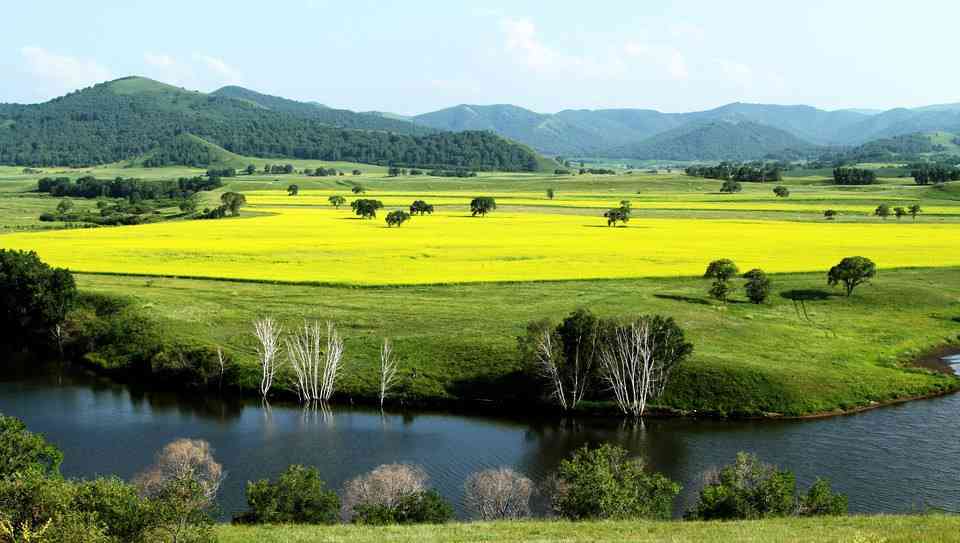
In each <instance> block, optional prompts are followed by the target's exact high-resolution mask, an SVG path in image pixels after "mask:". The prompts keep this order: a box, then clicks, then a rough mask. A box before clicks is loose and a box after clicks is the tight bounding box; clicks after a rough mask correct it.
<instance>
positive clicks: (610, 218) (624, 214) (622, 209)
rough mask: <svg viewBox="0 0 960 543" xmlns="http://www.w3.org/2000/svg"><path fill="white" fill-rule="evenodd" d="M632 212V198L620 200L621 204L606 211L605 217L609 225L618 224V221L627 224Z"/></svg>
mask: <svg viewBox="0 0 960 543" xmlns="http://www.w3.org/2000/svg"><path fill="white" fill-rule="evenodd" d="M632 214H633V208H631V207H630V200H620V206H619V207H614V208H610V209H608V210H607V211H604V213H603V217H604V218H605V219H607V226H616V225H617V223H618V222H619V223H621V224H623V225H626V224H627V223H628V222H630V216H631V215H632Z"/></svg>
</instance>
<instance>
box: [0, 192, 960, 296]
mask: <svg viewBox="0 0 960 543" xmlns="http://www.w3.org/2000/svg"><path fill="white" fill-rule="evenodd" d="M251 200H253V198H251ZM256 210H257V211H261V212H267V213H268V214H263V215H257V216H251V215H249V213H248V212H247V211H244V213H247V214H248V216H246V217H241V218H237V219H224V220H212V221H175V222H165V223H157V224H149V225H141V226H128V227H115V228H95V229H78V230H59V231H49V232H34V233H21V234H9V235H2V236H0V247H3V248H12V249H27V250H36V251H37V252H38V253H39V254H40V256H41V257H42V258H43V259H44V260H46V261H48V262H49V263H51V264H54V265H57V266H66V267H69V268H70V269H72V270H74V271H81V272H115V273H135V274H157V275H171V276H184V277H187V276H192V277H219V278H233V279H258V280H279V281H304V282H322V283H342V284H358V285H396V284H432V283H456V282H485V281H534V280H555V279H593V278H623V277H658V276H677V275H699V274H701V273H703V270H704V268H705V267H706V264H707V262H709V261H710V260H712V259H716V258H732V259H734V260H735V261H736V262H737V263H738V264H739V265H740V267H741V269H742V270H746V269H749V268H753V267H760V268H763V269H764V270H766V271H768V272H787V271H822V270H826V269H827V268H829V266H831V265H833V264H835V263H836V262H837V261H838V260H839V259H840V258H842V257H845V256H850V255H864V256H868V257H870V258H872V259H873V260H874V261H876V262H877V264H878V265H879V266H880V267H881V268H891V267H902V266H957V265H960V228H958V227H957V225H956V224H927V223H923V222H919V223H916V224H912V223H910V222H909V221H904V222H902V223H897V222H896V221H892V220H891V221H887V222H886V223H879V222H876V223H828V222H788V221H770V220H710V221H704V220H697V219H649V220H645V219H643V218H642V216H641V217H638V218H635V219H633V220H631V221H630V223H629V226H627V227H626V228H608V227H606V226H605V224H606V223H605V222H604V220H603V219H602V218H601V217H590V216H581V215H565V214H549V213H534V212H508V211H497V212H495V213H493V214H491V215H489V216H487V217H485V218H480V217H476V218H474V217H470V216H469V214H466V213H464V212H463V211H460V210H457V211H454V210H450V211H440V212H438V213H435V214H434V215H433V216H425V217H414V218H413V219H412V220H411V221H410V222H409V223H407V224H405V225H403V226H402V227H400V228H387V227H386V225H385V224H384V222H383V216H384V215H385V214H386V213H385V212H386V210H384V211H382V212H381V214H380V217H378V218H377V219H376V220H361V219H358V218H355V217H354V216H353V215H352V214H351V212H350V210H349V208H345V209H340V210H334V209H332V208H329V207H324V208H320V207H316V208H310V207H269V206H264V207H260V206H258V207H256Z"/></svg>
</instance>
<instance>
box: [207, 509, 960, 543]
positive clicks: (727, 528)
mask: <svg viewBox="0 0 960 543" xmlns="http://www.w3.org/2000/svg"><path fill="white" fill-rule="evenodd" d="M217 535H218V537H219V541H220V542H221V543H241V542H242V543H246V542H251V541H257V542H262V543H272V542H278V543H279V542H281V541H282V542H284V543H300V542H307V541H342V542H349V543H354V542H356V543H360V542H367V541H369V542H371V543H373V542H377V543H379V542H381V541H395V542H402V541H409V542H416V543H425V542H430V541H443V542H454V541H463V542H466V541H541V542H547V541H564V542H572V541H591V542H592V541H610V542H614V541H616V542H621V541H635V542H650V543H654V542H670V543H680V542H691V543H692V542H701V541H735V542H756V543H760V542H763V543H773V542H786V541H790V542H797V543H801V542H810V543H812V542H817V543H820V542H823V543H826V542H837V543H841V542H842V543H854V542H856V543H880V542H883V543H899V542H902V543H914V542H948V541H951V542H952V541H960V517H956V516H870V517H840V518H809V519H773V520H762V521H741V522H642V521H641V522H581V523H569V522H494V523H473V524H447V525H442V526H410V527H396V526H394V527H387V528H370V527H361V526H332V527H314V526H256V527H239V526H221V527H219V528H218V529H217Z"/></svg>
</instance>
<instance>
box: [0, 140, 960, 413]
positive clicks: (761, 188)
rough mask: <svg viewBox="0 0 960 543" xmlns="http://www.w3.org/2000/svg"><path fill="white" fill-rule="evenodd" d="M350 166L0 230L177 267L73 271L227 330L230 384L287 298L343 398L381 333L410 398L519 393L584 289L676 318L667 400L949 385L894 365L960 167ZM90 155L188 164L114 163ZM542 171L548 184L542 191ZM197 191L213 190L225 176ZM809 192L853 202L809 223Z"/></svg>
mask: <svg viewBox="0 0 960 543" xmlns="http://www.w3.org/2000/svg"><path fill="white" fill-rule="evenodd" d="M256 160H258V163H261V162H267V161H262V160H259V159H256ZM297 164H298V166H297V167H305V166H309V167H317V166H319V165H320V163H316V162H305V163H303V164H301V163H299V162H298V163H297ZM325 165H326V166H329V165H328V164H325ZM337 167H341V168H342V169H346V170H352V169H353V167H354V165H350V164H342V165H338V166H337ZM361 169H363V174H362V175H360V176H350V175H346V176H338V177H326V178H305V177H302V176H264V175H254V176H241V177H238V178H233V179H230V180H229V185H228V187H226V188H225V189H224V190H239V191H243V192H244V193H245V194H246V195H247V198H248V201H249V203H250V205H249V206H247V208H245V209H244V211H243V213H242V215H243V216H241V217H240V218H236V219H226V220H217V221H170V222H165V223H158V224H150V225H142V226H131V227H117V228H96V229H85V230H61V231H43V232H26V233H9V234H3V235H0V247H5V248H21V249H33V250H36V251H38V252H39V253H40V255H41V256H42V257H43V258H45V259H46V260H48V261H50V262H51V263H54V264H57V265H64V266H68V267H70V268H72V269H74V270H75V271H85V272H107V273H110V274H144V275H154V276H176V277H180V279H174V278H169V277H167V278H161V277H136V276H124V275H90V274H83V275H80V276H79V279H78V281H79V285H80V287H81V288H82V289H84V290H87V291H97V292H103V293H109V294H117V295H122V296H127V297H130V298H132V299H134V300H135V302H136V304H137V306H138V307H139V308H140V309H142V310H143V311H144V312H146V313H147V314H149V315H151V316H152V317H153V318H155V319H156V320H157V321H158V322H159V323H161V324H162V325H163V327H164V329H165V330H167V331H168V333H169V334H170V335H171V336H173V337H176V338H178V339H182V340H184V341H191V342H195V343H201V344H205V345H222V346H223V347H224V348H225V349H226V350H227V352H228V353H229V354H230V355H231V356H232V357H233V358H234V359H235V360H236V361H237V362H238V363H239V364H240V367H241V368H242V371H241V377H240V383H241V384H245V385H247V386H249V385H252V383H253V381H254V380H255V375H254V374H255V371H256V369H255V367H254V363H253V355H252V352H253V343H252V336H251V334H250V329H249V328H250V322H251V320H252V319H254V318H256V317H258V316H262V315H274V316H276V317H277V318H279V319H280V320H282V321H283V322H284V323H285V324H286V325H287V326H288V327H290V326H295V325H296V324H297V323H298V322H301V321H302V319H303V318H318V319H333V320H335V321H337V322H338V323H339V325H340V327H341V329H342V331H343V334H344V336H345V337H346V342H347V361H348V364H347V369H346V372H345V374H344V377H343V380H342V385H341V386H340V390H341V391H342V393H343V395H344V396H346V397H349V398H357V397H361V398H369V397H371V396H372V395H373V391H374V389H375V384H374V379H375V377H374V375H375V372H374V365H375V361H376V359H377V349H378V347H379V344H380V342H381V341H382V338H383V337H390V338H392V339H393V340H394V341H395V344H396V348H397V352H398V354H399V355H400V357H401V359H402V360H403V368H404V369H403V372H404V379H403V384H402V389H403V394H404V395H405V396H406V397H407V398H409V399H417V400H425V401H431V400H473V401H484V400H493V401H507V400H523V399H525V398H526V399H527V400H528V399H529V395H530V390H529V384H528V383H526V382H525V381H524V380H523V379H522V378H521V376H520V374H519V370H520V367H519V363H518V361H517V355H516V336H517V335H519V334H521V333H522V331H523V329H524V326H525V325H526V323H527V322H529V321H532V320H536V319H539V318H543V317H549V318H553V319H560V318H562V317H563V316H564V315H566V314H567V313H569V312H570V311H572V310H573V309H576V308H577V307H589V308H591V309H593V310H594V311H596V312H597V313H599V314H601V315H603V316H615V315H624V314H636V313H661V314H666V315H672V316H674V317H676V318H677V320H678V321H679V323H680V324H681V325H682V326H683V327H684V328H685V329H686V330H687V331H688V333H689V335H690V337H691V340H692V341H693V343H694V345H695V348H696V350H695V354H694V356H693V358H692V359H691V360H690V362H689V363H688V364H687V365H686V367H685V368H684V369H683V370H682V371H681V372H680V373H679V374H678V375H677V376H676V378H675V379H674V383H673V385H672V386H671V387H670V389H669V390H668V393H667V394H666V396H665V397H664V398H663V403H664V404H665V407H668V408H671V409H675V410H679V411H683V412H694V411H696V412H703V411H706V412H711V413H718V414H748V415H762V414H783V415H807V414H813V413H822V412H830V411H835V410H849V409H854V408H858V407H864V406H869V405H874V404H876V403H878V402H885V401H890V400H893V399H897V398H906V397H913V396H921V395H926V394H929V393H935V392H938V391H944V390H947V389H951V388H954V387H956V386H957V380H955V379H951V378H948V377H946V376H943V375H934V374H931V373H928V372H925V371H921V370H916V369H909V368H906V367H905V362H906V361H908V360H909V358H910V357H912V356H916V355H917V354H919V353H920V352H922V351H924V350H925V349H928V348H931V347H934V346H938V345H942V344H944V343H946V342H949V341H955V340H956V339H957V334H958V332H960V327H958V320H957V319H960V273H958V271H960V225H958V221H960V185H958V184H949V185H947V186H944V187H917V186H914V185H912V184H911V183H910V182H909V181H910V180H905V179H902V178H884V179H882V183H880V184H878V185H874V186H869V187H836V186H832V185H829V184H826V183H825V181H824V180H823V178H822V177H819V176H816V175H810V176H803V177H793V178H788V179H786V180H785V181H784V183H783V184H785V185H787V186H789V187H790V189H791V191H792V193H793V194H792V195H791V197H790V198H788V199H777V198H775V197H774V196H773V195H772V192H771V185H769V184H768V185H759V184H749V183H745V184H744V187H745V188H744V192H743V193H741V194H737V195H721V194H718V193H717V189H718V188H719V184H720V183H719V182H717V181H709V180H703V179H693V178H688V177H685V176H683V175H682V174H680V175H678V174H675V173H674V174H657V175H650V174H638V175H630V176H627V175H618V176H572V177H568V176H561V177H557V176H550V175H543V174H488V173H484V174H481V175H480V176H478V177H475V178H464V179H461V178H450V179H446V178H431V177H422V176H418V177H399V178H390V177H388V176H387V175H386V172H385V171H384V169H383V168H377V167H362V168H361ZM49 170H51V171H49V172H45V173H42V174H24V173H23V172H22V171H20V170H16V169H11V168H0V186H2V187H3V189H2V190H3V192H0V206H4V205H7V206H14V207H18V206H19V208H20V209H21V215H20V218H16V217H14V215H13V214H11V215H9V216H4V217H3V218H2V219H0V224H2V225H7V224H5V222H4V221H7V223H9V224H12V223H13V222H16V221H20V222H19V225H20V226H19V227H23V228H28V229H29V228H34V227H36V225H31V224H30V223H29V216H28V215H27V213H29V212H31V211H32V208H30V207H29V206H34V205H35V206H38V208H39V206H40V205H44V206H49V207H47V208H46V209H50V208H52V207H54V206H55V203H56V200H55V199H52V198H48V197H45V196H40V195H36V194H31V193H29V190H30V189H31V188H32V183H34V182H35V180H36V178H37V177H39V176H42V175H48V174H51V173H52V172H53V171H54V170H56V169H49ZM84 171H85V172H86V171H87V170H84ZM92 171H93V173H94V174H95V175H98V176H100V177H109V176H112V175H130V176H138V177H144V178H163V176H166V177H168V178H169V177H178V176H180V175H194V174H196V173H197V171H196V170H190V169H185V168H166V169H160V170H146V169H142V168H125V167H123V165H114V166H109V167H104V168H97V169H94V170H92ZM290 183H297V184H298V185H300V187H301V194H300V195H299V196H296V197H291V196H287V195H286V194H285V188H286V186H287V185H288V184H290ZM356 183H360V184H363V186H364V187H366V188H367V189H368V194H367V195H366V197H370V198H377V199H381V200H383V201H384V203H385V204H386V205H387V208H388V209H389V208H394V207H396V208H399V207H406V206H407V205H409V203H410V202H411V201H412V200H413V199H415V198H418V197H420V198H423V199H426V200H427V201H429V202H431V203H434V204H435V205H437V206H438V208H437V209H438V211H437V212H436V213H434V214H433V215H432V216H426V217H415V218H413V220H412V221H411V222H409V223H407V224H405V225H404V226H402V227H401V228H393V229H389V228H387V227H386V225H385V224H384V223H383V220H382V217H383V215H385V213H386V211H387V210H383V211H382V212H381V214H380V215H381V216H380V218H378V219H377V220H370V221H365V220H361V219H358V218H355V217H353V216H352V215H351V213H350V210H349V209H340V210H335V209H332V208H331V206H329V204H328V203H327V201H326V198H327V197H328V196H329V195H330V194H334V193H338V194H345V195H347V196H348V202H349V201H350V199H351V198H353V196H352V194H350V187H352V186H353V185H354V184H356ZM547 187H552V188H555V189H556V191H557V198H556V199H554V200H549V199H547V198H546V196H545V194H544V190H545V188H547ZM476 195H494V196H495V197H496V198H497V199H498V202H499V203H500V206H501V208H500V209H499V210H497V211H496V212H494V213H492V214H491V215H489V216H488V217H485V218H480V217H477V218H474V217H470V216H469V213H468V212H467V203H468V202H469V199H470V198H471V197H473V196H476ZM205 197H206V198H207V199H209V200H210V201H211V202H213V201H216V199H217V198H218V193H208V194H206V195H205ZM621 199H630V200H631V201H632V202H633V205H634V208H635V209H637V213H636V215H635V218H634V219H633V220H631V221H630V223H629V225H628V226H627V227H625V228H608V227H607V226H606V223H605V221H604V219H603V218H602V217H601V216H600V214H601V212H602V210H603V209H604V208H606V207H609V206H611V205H617V204H618V203H619V201H620V200H621ZM27 202H29V204H28V203H27ZM38 202H39V203H38ZM882 202H886V203H890V204H891V205H907V204H909V203H913V202H919V203H920V204H921V205H922V207H923V208H924V210H925V212H924V213H923V214H922V215H921V216H920V217H919V218H918V219H917V221H916V222H914V221H912V220H911V219H909V218H907V219H904V220H903V221H899V222H898V221H897V220H895V219H893V218H891V219H889V220H887V221H883V220H881V219H879V218H875V217H872V216H870V211H871V210H872V209H873V208H874V207H875V206H876V205H877V204H878V203H882ZM84 205H89V203H84ZM826 208H834V209H838V210H845V212H846V215H842V219H841V220H839V221H836V222H827V221H824V220H822V219H821V218H820V214H821V213H822V212H821V211H820V210H822V209H826ZM855 254H860V255H864V256H868V257H870V258H872V259H874V260H875V261H876V262H877V264H878V265H879V266H880V268H881V273H880V276H879V277H878V279H877V280H876V281H875V283H874V285H872V286H868V287H863V288H861V289H860V290H858V291H857V293H856V294H855V295H854V297H853V298H851V299H844V298H842V297H838V296H836V293H835V292H833V291H831V290H829V289H827V288H826V285H825V271H826V269H827V268H829V267H830V266H831V265H833V264H834V263H836V262H837V261H838V260H839V259H840V258H842V257H844V256H850V255H855ZM722 257H727V258H733V259H735V260H736V261H737V263H738V264H739V265H740V267H741V269H742V271H745V270H746V269H749V268H752V267H761V268H763V269H765V270H766V271H768V272H776V273H778V274H779V275H775V276H774V277H773V281H774V292H773V294H772V296H771V299H770V301H769V302H768V303H767V304H764V305H760V306H756V305H752V304H747V303H743V301H742V294H738V295H737V299H738V300H739V301H738V302H737V303H732V304H729V305H727V306H720V305H717V304H715V303H713V302H711V301H710V300H709V299H707V297H706V294H705V293H706V290H707V287H708V285H707V282H706V281H703V280H701V279H698V278H697V277H698V276H699V275H700V274H702V272H703V270H704V268H705V266H706V264H707V263H708V262H709V261H710V260H712V259H715V258H722ZM905 268H917V269H905ZM797 272H810V273H797ZM186 277H204V278H209V279H210V280H201V279H196V280H193V279H187V278H186ZM225 278H226V279H231V278H232V279H249V280H257V281H260V280H266V281H279V282H294V283H297V282H301V283H310V284H269V283H250V282H235V281H222V280H220V279H225ZM213 279H217V280H213ZM555 280H564V281H559V282H558V281H555ZM358 287H362V288H358ZM280 386H281V387H282V386H285V385H284V381H283V379H281V382H280Z"/></svg>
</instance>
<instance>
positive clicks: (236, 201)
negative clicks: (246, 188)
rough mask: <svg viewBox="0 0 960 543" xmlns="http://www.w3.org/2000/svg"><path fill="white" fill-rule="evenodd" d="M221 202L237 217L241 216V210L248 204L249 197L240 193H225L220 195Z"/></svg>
mask: <svg viewBox="0 0 960 543" xmlns="http://www.w3.org/2000/svg"><path fill="white" fill-rule="evenodd" d="M220 202H221V203H222V204H223V205H224V206H225V207H226V208H227V211H229V212H230V214H231V215H233V216H234V217H236V216H238V215H240V208H241V207H243V206H245V205H246V204H247V197H246V196H244V195H243V194H240V193H239V192H224V193H223V194H221V195H220Z"/></svg>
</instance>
